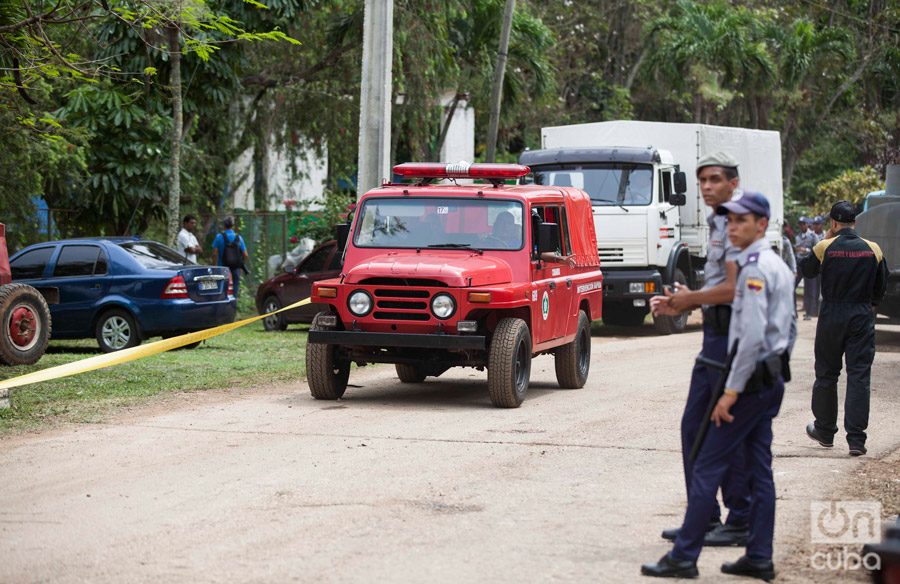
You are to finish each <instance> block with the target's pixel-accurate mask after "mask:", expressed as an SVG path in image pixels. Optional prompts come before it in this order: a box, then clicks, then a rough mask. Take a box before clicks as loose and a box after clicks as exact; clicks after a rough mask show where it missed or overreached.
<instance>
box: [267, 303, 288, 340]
mask: <svg viewBox="0 0 900 584" xmlns="http://www.w3.org/2000/svg"><path fill="white" fill-rule="evenodd" d="M276 310H281V301H280V300H278V297H277V296H266V298H265V300H263V303H262V314H269V313H270V312H275V311H276ZM262 321H263V328H265V329H266V330H267V331H283V330H285V329H287V322H285V320H284V313H283V312H279V313H278V314H273V315H272V316H267V317H265V318H264V319H262Z"/></svg>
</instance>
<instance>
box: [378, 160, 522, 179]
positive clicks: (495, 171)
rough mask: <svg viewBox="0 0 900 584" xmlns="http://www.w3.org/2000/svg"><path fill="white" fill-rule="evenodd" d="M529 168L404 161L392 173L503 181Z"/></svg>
mask: <svg viewBox="0 0 900 584" xmlns="http://www.w3.org/2000/svg"><path fill="white" fill-rule="evenodd" d="M529 172H531V169H530V168H528V167H527V166H523V165H521V164H487V163H477V164H469V163H468V162H455V163H452V164H445V163H442V162H404V163H403V164H398V165H397V166H395V167H394V174H399V175H400V176H403V177H414V178H471V179H484V180H488V181H492V182H493V181H503V180H506V179H516V178H519V177H520V176H525V175H526V174H528V173H529Z"/></svg>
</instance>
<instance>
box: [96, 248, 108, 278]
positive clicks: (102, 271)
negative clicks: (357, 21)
mask: <svg viewBox="0 0 900 584" xmlns="http://www.w3.org/2000/svg"><path fill="white" fill-rule="evenodd" d="M107 270H108V268H107V262H106V252H105V251H103V248H102V247H101V248H100V255H98V256H97V263H96V264H95V265H94V275H95V276H105V275H106V272H107Z"/></svg>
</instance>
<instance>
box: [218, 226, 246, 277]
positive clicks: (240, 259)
mask: <svg viewBox="0 0 900 584" xmlns="http://www.w3.org/2000/svg"><path fill="white" fill-rule="evenodd" d="M222 238H223V242H224V243H225V249H224V250H223V251H222V265H223V266H225V267H226V268H231V269H232V270H236V269H237V268H240V267H241V266H243V265H244V254H243V253H242V252H241V236H240V235H237V234H235V236H234V240H233V241H231V243H229V242H228V236H227V235H225V234H224V233H223V234H222Z"/></svg>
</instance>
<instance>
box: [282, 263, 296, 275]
mask: <svg viewBox="0 0 900 584" xmlns="http://www.w3.org/2000/svg"><path fill="white" fill-rule="evenodd" d="M296 267H297V266H295V265H294V264H286V265H285V266H284V273H285V274H293V273H294V269H295V268H296Z"/></svg>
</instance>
